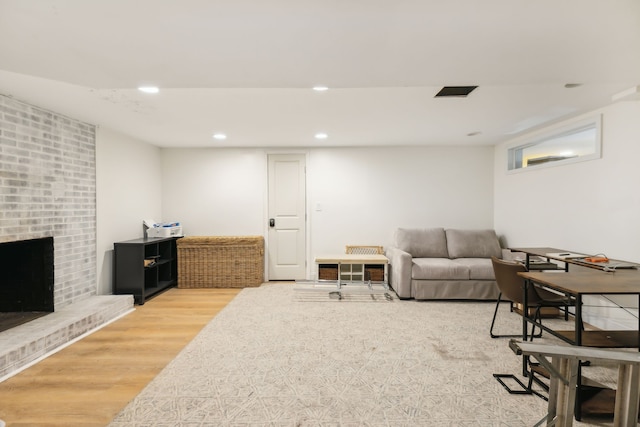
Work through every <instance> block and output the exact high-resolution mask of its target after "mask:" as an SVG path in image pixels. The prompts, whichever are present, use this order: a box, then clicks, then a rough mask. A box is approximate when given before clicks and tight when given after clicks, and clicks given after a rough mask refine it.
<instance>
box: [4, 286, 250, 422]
mask: <svg viewBox="0 0 640 427" xmlns="http://www.w3.org/2000/svg"><path fill="white" fill-rule="evenodd" d="M240 290H241V289H177V288H171V289H169V290H168V291H166V292H164V293H163V294H160V295H158V296H156V297H155V298H153V299H151V300H149V301H147V302H146V303H145V304H144V305H142V306H136V310H135V311H134V312H133V313H130V314H128V315H126V316H124V317H123V318H121V319H119V320H117V321H115V322H113V323H111V324H110V325H107V326H106V327H104V328H102V329H101V330H99V331H97V332H95V333H93V334H91V335H89V336H87V337H85V338H84V339H82V340H80V341H78V342H76V343H74V344H72V345H70V346H69V347H67V348H65V349H63V350H61V351H60V352H58V353H56V354H54V355H52V356H50V357H48V358H47V359H45V360H43V361H41V362H40V363H38V364H36V365H34V366H32V367H30V368H28V369H26V370H25V371H23V372H21V373H19V374H18V375H16V376H14V377H12V378H9V379H8V380H6V381H4V382H2V383H0V420H4V421H5V422H6V423H7V427H14V426H16V427H25V426H38V427H50V426H65V427H69V426H83V427H90V426H104V425H106V424H108V423H109V422H110V421H111V420H112V419H113V417H114V416H115V415H116V414H117V413H118V412H120V410H121V409H122V408H124V407H125V406H126V404H127V403H128V402H129V401H130V400H131V399H133V398H134V397H135V396H136V395H137V394H138V393H140V391H141V390H142V389H143V388H144V387H145V386H146V385H147V383H149V381H151V380H152V379H153V378H154V377H155V376H156V375H157V374H158V373H159V372H160V371H161V370H162V369H163V368H164V367H165V366H166V365H167V364H168V363H169V362H170V361H171V360H172V359H173V358H174V357H175V356H176V355H177V354H178V353H179V352H180V350H182V348H184V346H185V345H186V344H187V343H188V342H189V341H191V340H192V339H193V337H195V335H196V334H197V333H198V332H199V331H200V330H201V329H202V328H203V327H204V326H205V325H206V324H207V323H208V322H209V321H210V320H211V319H212V318H213V317H214V316H215V315H216V314H217V313H218V312H219V311H220V310H221V309H222V308H224V307H225V306H226V305H227V303H228V302H229V301H231V300H232V299H233V298H234V297H235V296H236V295H237V294H238V292H240Z"/></svg>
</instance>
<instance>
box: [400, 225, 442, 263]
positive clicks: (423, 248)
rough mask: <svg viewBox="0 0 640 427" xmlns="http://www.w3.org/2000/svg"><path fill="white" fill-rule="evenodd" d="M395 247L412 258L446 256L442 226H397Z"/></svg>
mask: <svg viewBox="0 0 640 427" xmlns="http://www.w3.org/2000/svg"><path fill="white" fill-rule="evenodd" d="M395 237H396V247H398V248H399V249H401V250H403V251H405V252H408V253H410V254H411V256H412V257H413V258H448V257H449V252H448V251H447V238H446V236H445V234H444V228H398V229H397V230H396V236H395Z"/></svg>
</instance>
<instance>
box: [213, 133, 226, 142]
mask: <svg viewBox="0 0 640 427" xmlns="http://www.w3.org/2000/svg"><path fill="white" fill-rule="evenodd" d="M213 139H217V140H218V141H222V140H223V139H227V135H225V134H224V133H214V134H213Z"/></svg>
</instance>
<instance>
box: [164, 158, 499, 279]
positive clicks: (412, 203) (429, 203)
mask: <svg viewBox="0 0 640 427" xmlns="http://www.w3.org/2000/svg"><path fill="white" fill-rule="evenodd" d="M270 152H273V151H265V150H262V149H214V148H212V149H163V150H162V165H163V166H162V167H163V183H164V185H163V192H162V206H163V221H180V222H181V223H182V225H183V230H184V232H185V234H186V235H264V236H265V237H266V229H267V220H268V219H267V214H266V200H267V193H266V192H267V168H266V166H267V155H268V153H270ZM291 152H294V151H293V150H291ZM297 152H298V153H299V152H300V151H297ZM305 153H307V212H308V234H309V235H308V237H309V245H308V246H309V249H310V251H309V253H308V254H307V260H308V265H309V268H308V271H309V274H310V275H311V274H312V272H313V258H314V256H315V255H317V254H321V253H325V254H326V253H335V252H338V253H340V252H343V251H344V246H345V245H346V244H375V245H383V246H388V245H389V243H391V238H392V235H393V231H394V230H395V228H397V227H400V226H403V227H434V226H443V227H450V228H454V227H458V228H492V227H493V148H492V147H477V148H472V147H448V148H446V147H419V148H416V147H410V148H326V149H317V148H316V149H309V150H306V151H305ZM318 204H319V205H320V208H321V210H316V208H317V206H318ZM267 244H268V242H267ZM310 277H311V276H310Z"/></svg>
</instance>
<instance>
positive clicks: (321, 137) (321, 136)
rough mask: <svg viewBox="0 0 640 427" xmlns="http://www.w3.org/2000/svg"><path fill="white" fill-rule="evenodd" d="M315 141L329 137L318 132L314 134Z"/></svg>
mask: <svg viewBox="0 0 640 427" xmlns="http://www.w3.org/2000/svg"><path fill="white" fill-rule="evenodd" d="M315 137H316V139H327V138H329V135H327V134H326V133H324V132H318V133H316V134H315Z"/></svg>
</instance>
